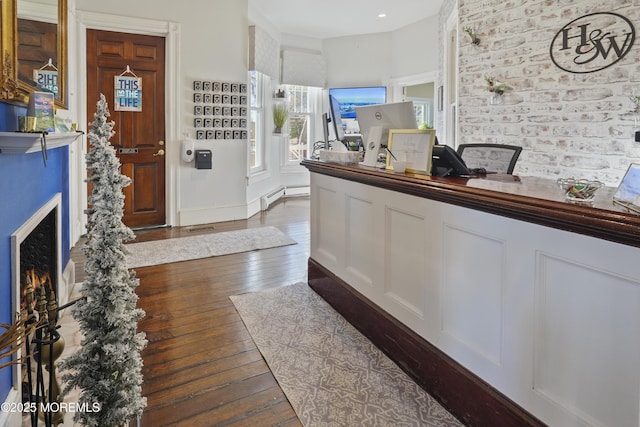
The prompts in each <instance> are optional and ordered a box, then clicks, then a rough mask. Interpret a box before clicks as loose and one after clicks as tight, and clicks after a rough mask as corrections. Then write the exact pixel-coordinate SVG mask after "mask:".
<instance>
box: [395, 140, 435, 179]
mask: <svg viewBox="0 0 640 427" xmlns="http://www.w3.org/2000/svg"><path fill="white" fill-rule="evenodd" d="M435 141H436V131H435V129H390V130H389V141H388V143H387V148H388V150H389V152H388V153H387V169H388V170H393V166H392V161H391V160H392V155H391V153H393V155H394V156H396V157H397V158H400V157H402V158H404V159H405V160H406V169H405V170H406V171H407V172H412V173H417V174H423V175H431V155H432V152H433V145H434V144H435Z"/></svg>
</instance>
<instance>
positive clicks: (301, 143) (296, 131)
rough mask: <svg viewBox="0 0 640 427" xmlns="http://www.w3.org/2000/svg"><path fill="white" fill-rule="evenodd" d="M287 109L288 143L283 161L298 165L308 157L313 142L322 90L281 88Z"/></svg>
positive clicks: (294, 86) (293, 87)
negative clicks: (285, 98)
mask: <svg viewBox="0 0 640 427" xmlns="http://www.w3.org/2000/svg"><path fill="white" fill-rule="evenodd" d="M282 89H283V90H284V92H285V94H286V96H287V107H288V108H289V121H288V128H289V141H288V146H286V147H285V150H284V152H285V154H284V161H285V164H287V163H292V164H294V163H299V162H300V161H302V160H303V159H305V158H307V157H308V156H309V155H310V150H309V147H312V146H313V142H314V140H315V116H316V111H317V110H318V107H317V106H316V105H317V104H318V102H319V100H320V96H321V93H322V90H321V89H320V88H315V87H309V86H298V85H284V86H283V87H282Z"/></svg>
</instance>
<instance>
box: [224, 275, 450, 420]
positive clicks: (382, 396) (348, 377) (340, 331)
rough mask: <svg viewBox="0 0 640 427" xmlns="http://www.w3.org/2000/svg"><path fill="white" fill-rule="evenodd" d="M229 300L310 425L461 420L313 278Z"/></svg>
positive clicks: (300, 415)
mask: <svg viewBox="0 0 640 427" xmlns="http://www.w3.org/2000/svg"><path fill="white" fill-rule="evenodd" d="M230 298H231V300H232V301H233V304H234V305H235V306H236V309H237V310H238V312H239V313H240V316H241V317H242V320H243V321H244V323H245V325H246V326H247V329H248V330H249V333H250V334H251V337H252V338H253V340H254V341H255V343H256V345H257V347H258V349H259V350H260V352H261V353H262V355H263V356H264V358H265V360H266V361H267V364H268V365H269V367H270V368H271V371H272V372H273V374H274V376H275V377H276V380H277V381H278V383H279V384H280V386H281V387H282V390H283V391H284V393H285V394H286V396H287V398H288V399H289V401H290V402H291V405H292V406H293V408H294V410H295V411H296V414H297V415H298V417H299V418H300V421H301V422H302V424H304V425H305V426H376V427H378V426H393V427H398V426H437V427H450V426H461V425H462V424H461V423H460V422H459V421H458V420H457V419H455V418H454V417H453V416H452V415H451V414H450V413H449V412H447V411H446V410H445V409H444V408H443V407H442V406H441V405H440V404H439V403H438V402H436V400H435V399H433V398H432V397H431V396H429V394H428V393H426V392H425V391H424V390H423V389H422V388H420V387H419V386H418V385H417V384H416V383H415V382H413V381H412V380H411V379H410V378H409V376H408V375H406V374H405V373H404V372H403V371H402V370H401V369H400V368H399V367H398V366H397V365H396V364H395V363H393V362H392V361H391V360H390V359H389V358H387V356H385V355H384V354H383V353H382V352H381V351H380V350H378V348H377V347H375V346H374V345H373V344H372V343H371V342H370V341H369V340H368V339H366V338H365V337H364V336H363V335H362V334H360V332H358V331H357V330H356V329H355V328H354V327H353V326H351V324H349V323H348V322H347V321H346V320H345V319H344V318H343V317H342V316H341V315H339V314H338V313H337V312H336V311H335V310H333V308H331V306H330V305H329V304H328V303H327V302H325V301H324V300H323V299H322V298H321V297H320V296H319V295H317V294H316V293H315V292H314V291H313V290H312V289H311V288H309V286H308V285H307V284H306V283H297V284H295V285H290V286H283V287H279V288H276V289H271V290H268V291H263V292H257V293H250V294H243V295H237V296H232V297H230Z"/></svg>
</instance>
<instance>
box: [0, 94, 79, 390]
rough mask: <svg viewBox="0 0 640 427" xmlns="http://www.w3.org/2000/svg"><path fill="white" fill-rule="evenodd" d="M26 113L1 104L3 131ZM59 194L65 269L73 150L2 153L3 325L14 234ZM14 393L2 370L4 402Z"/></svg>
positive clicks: (7, 311)
mask: <svg viewBox="0 0 640 427" xmlns="http://www.w3.org/2000/svg"><path fill="white" fill-rule="evenodd" d="M25 113H26V109H24V108H22V107H15V106H12V105H8V104H3V103H0V131H15V130H16V129H17V122H18V119H17V118H18V116H21V115H24V114H25ZM56 193H62V224H61V227H62V268H63V269H64V267H65V265H66V264H67V262H68V261H69V256H70V251H69V249H68V248H69V246H70V243H69V241H70V234H69V149H68V147H60V148H55V149H51V150H49V151H48V160H47V166H46V167H45V166H44V163H43V161H42V154H41V153H29V154H3V153H1V152H0V323H11V322H12V319H13V314H12V313H11V234H12V233H13V232H15V231H16V230H17V229H18V228H19V227H20V226H21V225H22V224H23V223H24V221H26V220H27V219H29V218H30V217H31V216H32V215H33V214H34V213H35V212H36V211H37V210H38V209H39V208H40V207H41V206H42V205H43V204H44V203H46V202H48V201H49V200H50V199H51V198H52V197H53V196H54V195H55V194H56ZM10 389H11V369H0V402H4V401H5V399H6V397H7V394H8V393H9V390H10Z"/></svg>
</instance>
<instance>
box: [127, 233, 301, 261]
mask: <svg viewBox="0 0 640 427" xmlns="http://www.w3.org/2000/svg"><path fill="white" fill-rule="evenodd" d="M295 244H296V242H295V241H294V240H291V239H290V238H289V237H288V236H287V235H286V234H284V233H283V232H282V231H280V230H278V229H277V228H275V227H260V228H247V229H245V230H236V231H225V232H221V233H211V234H200V235H197V236H189V237H178V238H175V239H166V240H155V241H151V242H140V243H130V244H128V245H126V247H127V249H128V250H129V254H128V255H127V267H129V268H137V267H146V266H149V265H158V264H168V263H170V262H178V261H187V260H190V259H198V258H208V257H212V256H220V255H229V254H235V253H238V252H247V251H253V250H256V249H267V248H275V247H277V246H286V245H295Z"/></svg>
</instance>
